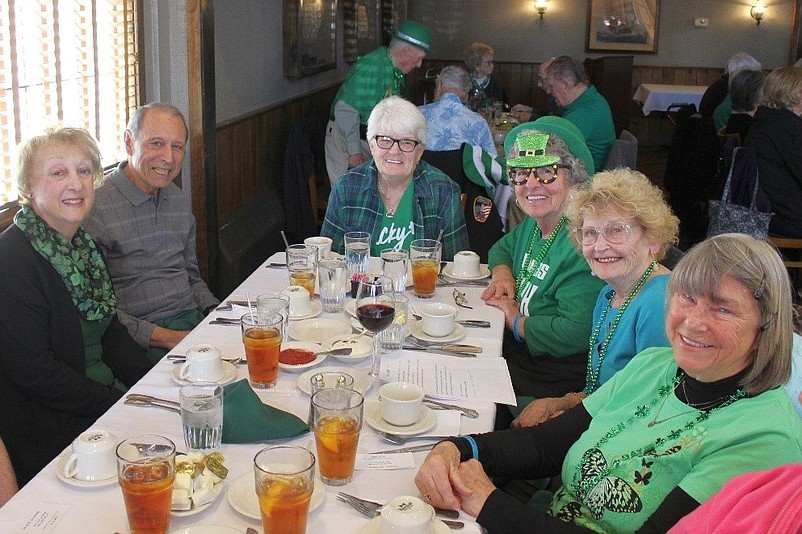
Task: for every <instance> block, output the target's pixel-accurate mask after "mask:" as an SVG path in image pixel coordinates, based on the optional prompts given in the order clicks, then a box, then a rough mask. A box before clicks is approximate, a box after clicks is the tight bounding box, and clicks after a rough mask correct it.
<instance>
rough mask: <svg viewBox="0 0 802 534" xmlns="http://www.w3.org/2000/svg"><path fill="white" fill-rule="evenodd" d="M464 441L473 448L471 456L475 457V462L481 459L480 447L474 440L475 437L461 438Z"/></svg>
mask: <svg viewBox="0 0 802 534" xmlns="http://www.w3.org/2000/svg"><path fill="white" fill-rule="evenodd" d="M460 437H461V438H462V439H464V440H465V441H467V442H468V445H470V446H471V454H472V455H473V459H474V460H478V459H479V446H478V445H476V440H475V439H473V436H460Z"/></svg>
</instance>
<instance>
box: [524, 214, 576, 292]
mask: <svg viewBox="0 0 802 534" xmlns="http://www.w3.org/2000/svg"><path fill="white" fill-rule="evenodd" d="M566 222H568V219H567V218H566V217H565V215H563V216H562V217H560V220H559V221H557V225H556V226H555V227H554V230H552V232H551V235H550V236H549V238H548V239H546V242H545V243H543V246H542V247H540V251H539V252H538V253H537V257H535V259H534V261H531V262H530V261H529V258H531V257H532V251H533V249H534V248H535V243H536V242H537V240H538V239H539V238H540V236H541V231H540V228H538V229H537V231H535V232H532V237H530V238H529V248H528V249H527V250H526V254H524V260H523V262H521V272H519V273H518V277H517V278H516V279H515V300H517V301H519V302H520V300H521V291H522V290H523V288H524V284H525V283H526V282H528V281H529V280H531V279H532V275H533V274H535V271H537V268H538V267H540V264H541V263H543V259H544V258H545V257H546V254H547V253H548V252H549V249H550V248H551V245H552V244H553V243H554V240H555V239H557V234H558V233H560V230H562V227H563V226H565V223H566Z"/></svg>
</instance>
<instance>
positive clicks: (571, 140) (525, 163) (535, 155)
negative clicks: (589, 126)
mask: <svg viewBox="0 0 802 534" xmlns="http://www.w3.org/2000/svg"><path fill="white" fill-rule="evenodd" d="M526 130H528V131H529V132H528V133H526V134H523V135H522V133H521V132H523V131H526ZM532 130H534V131H532ZM544 133H545V134H553V135H556V136H557V137H559V138H560V139H562V141H563V142H564V143H565V145H566V146H567V147H568V150H569V151H571V154H573V155H574V157H576V158H577V159H578V160H579V161H581V162H582V163H584V164H585V169H586V170H587V171H588V176H593V175H594V174H595V173H596V166H595V165H594V164H593V156H591V154H590V150H588V146H587V144H585V136H584V135H582V132H581V131H579V128H577V127H576V126H575V125H574V124H573V123H571V122H570V121H568V120H566V119H563V118H562V117H555V116H551V115H550V116H546V117H540V118H539V119H537V120H536V121H532V122H525V123H523V124H519V125H518V126H516V127H515V128H513V129H512V130H511V131H510V133H508V134H507V137H506V138H505V139H504V152H505V153H506V154H509V152H510V149H511V148H512V146H513V145H514V144H516V143H517V144H518V147H517V148H518V155H517V156H516V157H514V158H510V159H508V160H507V167H508V168H509V167H542V166H544V165H551V164H552V163H557V162H558V161H559V160H560V158H559V156H558V155H556V154H548V153H547V151H546V143H547V141H548V138H546V139H545V140H544V139H543V137H542V136H538V135H537V134H544Z"/></svg>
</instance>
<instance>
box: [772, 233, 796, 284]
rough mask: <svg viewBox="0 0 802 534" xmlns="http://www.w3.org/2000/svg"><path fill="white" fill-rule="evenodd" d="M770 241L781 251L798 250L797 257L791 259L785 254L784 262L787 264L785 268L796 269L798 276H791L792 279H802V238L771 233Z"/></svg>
mask: <svg viewBox="0 0 802 534" xmlns="http://www.w3.org/2000/svg"><path fill="white" fill-rule="evenodd" d="M769 243H771V244H772V245H774V246H775V247H777V248H778V249H779V250H780V252H782V251H783V250H796V251H798V252H797V254H796V258H797V259H790V258H788V257H787V256H786V255H785V254H783V263H784V264H785V268H786V269H788V270H789V271H791V270H792V269H796V271H797V273H796V278H794V277H793V276H792V277H791V279H792V280H794V279H795V280H800V279H802V239H801V238H796V237H782V236H778V235H770V236H769Z"/></svg>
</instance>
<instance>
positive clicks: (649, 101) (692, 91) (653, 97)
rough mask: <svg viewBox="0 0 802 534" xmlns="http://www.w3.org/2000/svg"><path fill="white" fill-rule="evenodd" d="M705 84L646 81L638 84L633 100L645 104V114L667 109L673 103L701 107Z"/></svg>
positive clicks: (705, 88)
mask: <svg viewBox="0 0 802 534" xmlns="http://www.w3.org/2000/svg"><path fill="white" fill-rule="evenodd" d="M706 90H707V86H704V85H668V84H662V83H644V84H641V85H640V86H638V90H637V91H635V96H633V97H632V99H633V100H635V101H636V102H638V103H640V104H641V105H642V106H643V114H644V115H648V114H649V113H651V112H652V111H665V110H666V109H668V106H670V105H671V104H694V105H695V106H696V109H699V102H701V101H702V95H704V94H705V91H706Z"/></svg>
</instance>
